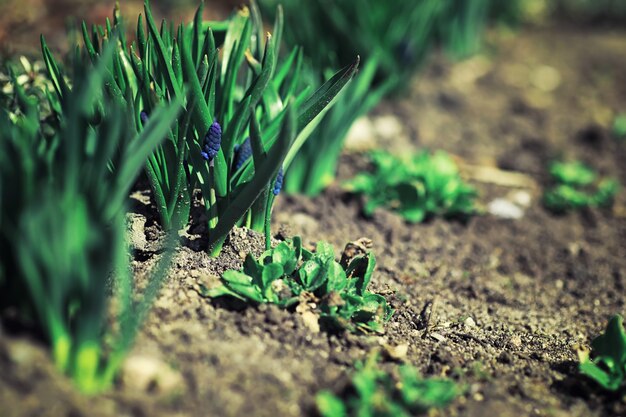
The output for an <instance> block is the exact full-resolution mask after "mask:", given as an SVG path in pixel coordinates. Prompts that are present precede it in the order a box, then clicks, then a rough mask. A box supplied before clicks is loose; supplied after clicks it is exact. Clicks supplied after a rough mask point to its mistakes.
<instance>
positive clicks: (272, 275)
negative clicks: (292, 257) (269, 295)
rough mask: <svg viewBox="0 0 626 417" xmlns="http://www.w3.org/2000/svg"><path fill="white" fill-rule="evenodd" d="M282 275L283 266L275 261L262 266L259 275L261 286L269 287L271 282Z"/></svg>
mask: <svg viewBox="0 0 626 417" xmlns="http://www.w3.org/2000/svg"><path fill="white" fill-rule="evenodd" d="M282 276H283V266H282V265H280V264H277V263H271V264H268V265H264V266H263V274H262V275H261V277H262V281H263V288H269V287H270V286H271V285H272V282H274V281H276V280H277V279H280V278H282Z"/></svg>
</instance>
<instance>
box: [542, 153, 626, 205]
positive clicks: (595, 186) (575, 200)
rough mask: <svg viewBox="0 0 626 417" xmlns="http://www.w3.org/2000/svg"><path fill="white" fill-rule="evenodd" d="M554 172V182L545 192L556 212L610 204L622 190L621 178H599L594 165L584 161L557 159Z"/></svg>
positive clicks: (544, 197)
mask: <svg viewBox="0 0 626 417" xmlns="http://www.w3.org/2000/svg"><path fill="white" fill-rule="evenodd" d="M550 175H551V177H552V179H553V181H554V186H553V187H551V188H549V189H548V190H546V192H545V193H544V195H543V203H544V205H545V206H546V208H548V209H549V210H550V211H552V212H554V213H564V212H567V211H569V210H580V209H582V208H585V207H604V206H608V205H610V204H611V203H612V202H613V199H614V198H615V195H616V194H617V192H618V190H619V182H618V181H617V180H615V179H613V178H598V174H597V173H596V172H595V171H594V170H593V169H591V168H590V167H588V166H587V165H585V164H583V163H581V162H553V163H552V164H550Z"/></svg>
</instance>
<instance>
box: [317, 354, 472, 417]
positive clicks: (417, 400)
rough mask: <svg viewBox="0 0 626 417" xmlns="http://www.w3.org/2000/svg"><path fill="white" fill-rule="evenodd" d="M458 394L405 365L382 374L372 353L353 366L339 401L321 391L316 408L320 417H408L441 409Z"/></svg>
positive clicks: (447, 383)
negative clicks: (352, 371) (348, 383)
mask: <svg viewBox="0 0 626 417" xmlns="http://www.w3.org/2000/svg"><path fill="white" fill-rule="evenodd" d="M461 391H462V390H461V388H460V387H459V386H458V385H457V384H456V383H455V382H454V381H451V380H448V379H443V378H423V377H421V376H420V374H419V372H418V370H417V369H416V368H415V367H413V366H411V365H408V364H405V365H399V366H394V368H393V370H392V371H391V372H389V371H385V370H383V369H382V367H381V365H380V362H379V354H378V353H377V352H375V353H372V354H370V356H369V357H368V358H367V360H366V361H365V362H364V363H363V362H358V363H357V364H356V365H355V370H354V373H353V374H352V376H351V384H350V386H348V387H347V388H346V390H345V392H344V393H342V394H343V395H341V397H339V396H337V395H335V394H334V393H332V392H330V391H320V392H319V393H318V394H317V397H316V404H317V409H318V411H319V413H320V415H321V416H322V417H409V416H414V415H418V414H423V413H426V412H428V411H429V410H431V409H434V408H442V407H444V406H446V405H447V404H449V403H450V402H452V401H453V400H454V399H455V398H456V397H457V396H458V395H459V394H460V393H461Z"/></svg>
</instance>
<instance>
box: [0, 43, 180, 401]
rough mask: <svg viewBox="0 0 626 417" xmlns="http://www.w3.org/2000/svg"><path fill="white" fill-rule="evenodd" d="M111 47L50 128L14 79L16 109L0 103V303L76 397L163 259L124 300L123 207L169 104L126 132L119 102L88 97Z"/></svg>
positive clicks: (130, 123)
mask: <svg viewBox="0 0 626 417" xmlns="http://www.w3.org/2000/svg"><path fill="white" fill-rule="evenodd" d="M113 52H114V51H113V49H112V48H107V49H105V50H104V51H103V52H102V64H100V65H97V66H95V67H85V68H83V70H82V71H81V72H80V73H79V74H77V76H76V78H75V84H74V88H73V89H72V91H69V90H67V91H66V92H65V94H67V97H68V100H67V101H66V102H64V106H65V107H64V111H63V117H62V118H61V119H59V120H58V121H57V123H55V124H53V125H51V127H52V131H51V132H44V130H43V128H42V125H41V124H40V112H39V108H38V102H37V99H36V98H34V97H31V96H28V95H27V94H26V93H25V91H24V88H23V87H22V85H20V84H19V83H18V82H17V80H15V78H14V79H13V81H14V83H13V88H14V94H15V100H16V102H17V105H18V107H19V109H18V111H16V112H15V113H13V114H12V115H10V114H9V112H8V111H7V110H6V109H0V203H1V204H2V211H0V226H1V227H0V308H2V309H4V308H9V307H12V308H13V309H17V310H18V311H20V312H21V313H22V316H23V317H24V318H25V319H27V320H31V321H32V322H33V323H34V324H35V325H36V326H37V327H38V328H39V329H41V331H42V332H43V334H45V335H46V337H47V339H48V341H49V343H50V344H51V348H52V356H53V358H54V362H55V363H56V365H57V367H58V368H59V369H60V370H61V371H62V372H64V373H66V374H68V375H70V376H71V377H72V378H73V379H74V380H75V382H76V384H77V386H78V387H79V389H81V390H82V391H83V392H85V393H94V392H98V391H101V390H103V389H105V388H106V387H108V386H109V385H110V383H111V382H112V380H113V378H114V376H115V374H116V372H117V370H118V369H119V367H120V365H121V362H122V360H123V358H124V356H125V354H126V352H128V350H129V349H130V346H131V345H132V342H133V339H134V336H135V334H136V332H137V330H138V328H139V325H140V323H141V321H142V319H143V318H144V317H145V314H146V312H147V310H148V308H149V306H150V305H151V303H152V301H153V299H154V297H155V296H156V293H157V292H158V289H159V287H160V284H161V282H162V281H163V279H164V277H165V270H166V266H167V263H168V257H171V255H168V256H165V257H164V260H163V261H162V262H161V263H160V265H159V267H158V268H157V271H156V273H155V274H154V275H153V276H152V279H151V281H150V283H149V285H148V289H147V290H146V291H145V293H144V298H143V299H142V300H141V301H140V302H135V301H133V299H132V296H133V294H132V285H131V283H132V278H131V276H130V272H129V270H128V260H127V253H126V252H127V251H126V245H125V242H124V234H125V230H126V228H125V224H124V217H123V208H124V206H125V202H126V199H127V198H128V193H129V190H130V187H131V186H132V184H133V183H134V181H135V180H136V178H137V175H138V174H139V172H140V170H141V168H142V166H143V165H144V163H145V160H146V158H147V157H148V155H149V154H150V153H151V152H152V151H153V150H154V149H155V147H156V146H157V145H158V144H159V143H160V142H161V141H162V139H163V137H164V136H165V134H166V132H167V131H168V130H169V126H170V125H171V123H172V122H173V121H174V119H175V118H176V117H177V114H178V106H177V105H176V104H172V105H170V106H168V107H163V108H156V109H155V112H154V114H155V118H154V120H152V121H150V122H149V123H148V124H147V125H146V126H145V128H144V129H143V130H142V131H141V132H138V131H137V129H136V128H135V123H134V120H133V119H132V118H131V117H130V116H129V115H128V114H127V112H126V111H125V109H123V108H121V107H119V106H118V105H116V103H113V102H110V101H109V100H106V99H104V100H103V101H100V99H101V98H100V97H99V96H98V93H97V92H99V91H101V90H102V89H103V87H104V83H105V79H106V77H105V73H106V69H105V67H106V63H107V62H109V61H111V60H112V58H113ZM87 74H89V75H87ZM100 103H103V104H104V106H102V107H99V104H100ZM95 112H101V113H100V114H99V116H98V117H99V122H98V123H97V124H95V125H94V126H92V125H91V124H90V120H92V119H93V117H94V113H95ZM111 274H113V275H112V276H113V278H111ZM112 279H113V280H114V283H115V285H114V287H116V288H117V289H118V290H119V291H118V294H119V298H120V303H119V308H118V315H117V316H116V319H117V320H116V321H115V323H116V326H113V327H115V328H116V330H115V331H114V330H112V328H108V327H107V326H108V325H107V301H108V296H107V288H108V287H109V286H110V283H111V281H112ZM110 339H112V340H113V343H112V344H110V345H109V344H108V343H105V341H107V340H110Z"/></svg>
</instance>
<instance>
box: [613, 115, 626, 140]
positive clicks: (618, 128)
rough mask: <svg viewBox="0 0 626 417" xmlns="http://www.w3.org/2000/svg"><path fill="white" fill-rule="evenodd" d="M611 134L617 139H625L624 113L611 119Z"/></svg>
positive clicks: (625, 116)
mask: <svg viewBox="0 0 626 417" xmlns="http://www.w3.org/2000/svg"><path fill="white" fill-rule="evenodd" d="M613 135H615V137H616V138H617V139H622V140H623V139H626V114H620V115H618V116H617V117H616V118H615V120H614V121H613Z"/></svg>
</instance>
